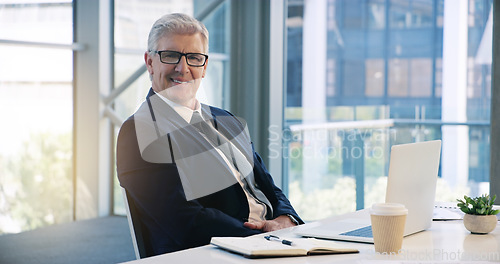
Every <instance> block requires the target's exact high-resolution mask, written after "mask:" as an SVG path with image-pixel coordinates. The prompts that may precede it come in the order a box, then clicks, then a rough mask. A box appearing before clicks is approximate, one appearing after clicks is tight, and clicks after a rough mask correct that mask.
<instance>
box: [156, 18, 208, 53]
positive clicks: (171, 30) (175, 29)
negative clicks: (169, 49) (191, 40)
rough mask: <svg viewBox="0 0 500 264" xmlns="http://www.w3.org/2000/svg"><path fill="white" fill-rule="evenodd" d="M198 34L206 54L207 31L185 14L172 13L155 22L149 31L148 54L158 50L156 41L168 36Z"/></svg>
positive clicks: (198, 22) (203, 26)
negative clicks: (202, 41)
mask: <svg viewBox="0 0 500 264" xmlns="http://www.w3.org/2000/svg"><path fill="white" fill-rule="evenodd" d="M196 33H200V34H201V36H202V38H203V40H204V42H205V43H203V44H204V47H205V52H206V53H208V30H207V28H206V27H205V25H203V23H201V22H200V21H198V20H197V19H195V18H193V17H191V16H188V15H186V14H180V13H173V14H167V15H164V16H162V17H161V18H160V19H158V20H156V22H155V23H154V24H153V27H151V31H149V37H148V52H151V51H155V50H156V49H157V48H158V41H159V40H160V39H161V38H162V37H164V36H166V35H169V34H188V35H192V34H196Z"/></svg>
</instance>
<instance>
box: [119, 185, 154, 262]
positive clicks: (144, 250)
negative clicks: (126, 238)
mask: <svg viewBox="0 0 500 264" xmlns="http://www.w3.org/2000/svg"><path fill="white" fill-rule="evenodd" d="M121 189H122V193H123V202H124V204H125V210H126V211H127V220H128V226H129V228H130V235H131V236H132V244H133V245H134V252H135V257H136V259H141V258H147V257H149V256H152V255H153V249H152V247H151V245H150V244H149V240H148V237H147V233H146V230H145V228H144V226H143V224H142V222H141V219H140V218H139V212H138V211H137V208H136V207H135V204H134V200H133V199H132V198H131V197H130V195H129V194H128V192H127V190H125V188H123V187H121Z"/></svg>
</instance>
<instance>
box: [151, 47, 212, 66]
mask: <svg viewBox="0 0 500 264" xmlns="http://www.w3.org/2000/svg"><path fill="white" fill-rule="evenodd" d="M151 52H153V53H156V54H158V57H159V58H160V62H161V63H165V64H178V63H179V62H180V61H181V58H182V57H183V56H184V57H185V58H186V63H187V65H189V66H191V67H203V66H205V64H206V63H207V60H208V55H207V54H203V53H195V52H189V53H182V52H178V51H174V50H152V51H151ZM163 52H172V53H177V54H179V59H178V60H177V62H164V61H163V60H162V59H161V54H162V53H163ZM189 55H202V56H203V57H205V61H203V64H202V65H193V64H191V63H189V60H188V56H189Z"/></svg>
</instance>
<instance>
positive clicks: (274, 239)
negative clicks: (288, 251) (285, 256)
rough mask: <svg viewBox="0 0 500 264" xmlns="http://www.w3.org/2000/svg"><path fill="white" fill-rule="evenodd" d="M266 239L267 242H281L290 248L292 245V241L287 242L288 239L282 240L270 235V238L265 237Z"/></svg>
mask: <svg viewBox="0 0 500 264" xmlns="http://www.w3.org/2000/svg"><path fill="white" fill-rule="evenodd" d="M264 238H265V239H267V240H269V241H271V240H273V241H278V242H281V243H282V244H285V245H288V246H291V245H292V241H290V240H286V239H281V238H279V237H277V236H274V235H268V236H265V237H264Z"/></svg>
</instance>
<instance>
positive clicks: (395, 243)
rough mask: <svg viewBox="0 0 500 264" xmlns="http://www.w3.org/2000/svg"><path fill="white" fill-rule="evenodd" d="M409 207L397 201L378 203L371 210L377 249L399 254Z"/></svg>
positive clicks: (381, 251)
mask: <svg viewBox="0 0 500 264" xmlns="http://www.w3.org/2000/svg"><path fill="white" fill-rule="evenodd" d="M406 215H408V209H406V208H405V206H404V205H402V204H397V203H377V204H374V205H373V206H372V208H371V210H370V216H371V222H372V232H373V240H374V242H375V251H376V252H379V253H386V254H397V253H398V252H399V251H400V250H401V245H402V244H403V233H404V230H405V222H406Z"/></svg>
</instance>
